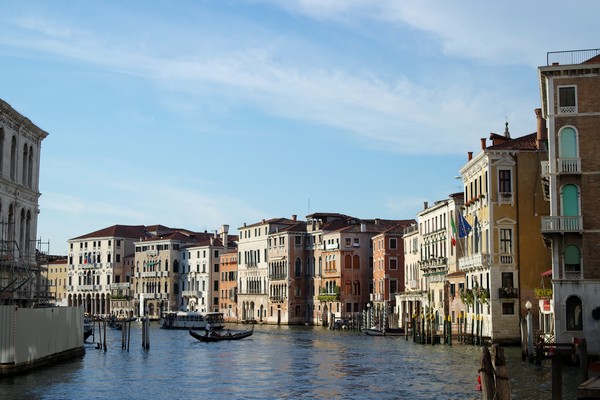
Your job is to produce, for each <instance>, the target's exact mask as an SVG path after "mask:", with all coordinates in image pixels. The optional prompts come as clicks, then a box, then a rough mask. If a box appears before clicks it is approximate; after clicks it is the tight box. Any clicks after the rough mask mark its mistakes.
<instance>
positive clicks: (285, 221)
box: [238, 218, 298, 229]
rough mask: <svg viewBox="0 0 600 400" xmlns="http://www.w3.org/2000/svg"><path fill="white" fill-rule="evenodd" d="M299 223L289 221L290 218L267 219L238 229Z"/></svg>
mask: <svg viewBox="0 0 600 400" xmlns="http://www.w3.org/2000/svg"><path fill="white" fill-rule="evenodd" d="M296 223H298V221H294V220H293V219H288V218H271V219H267V220H262V221H261V222H256V223H254V224H250V225H246V226H241V227H239V228H238V229H244V228H252V227H255V226H260V225H267V224H269V225H293V224H296Z"/></svg>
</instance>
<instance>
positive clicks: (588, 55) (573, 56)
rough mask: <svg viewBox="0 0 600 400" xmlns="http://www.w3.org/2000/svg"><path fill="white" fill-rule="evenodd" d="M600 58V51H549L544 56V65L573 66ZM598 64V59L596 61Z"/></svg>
mask: <svg viewBox="0 0 600 400" xmlns="http://www.w3.org/2000/svg"><path fill="white" fill-rule="evenodd" d="M598 56H600V49H587V50H569V51H551V52H548V53H547V55H546V65H547V66H551V65H556V64H558V65H575V64H583V63H585V62H586V61H588V60H590V59H592V58H594V57H598ZM597 62H599V63H600V59H599V60H598V61H597Z"/></svg>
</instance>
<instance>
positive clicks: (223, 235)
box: [221, 225, 229, 251]
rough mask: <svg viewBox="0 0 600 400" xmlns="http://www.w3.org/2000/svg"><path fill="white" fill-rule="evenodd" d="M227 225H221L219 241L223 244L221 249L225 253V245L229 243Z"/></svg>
mask: <svg viewBox="0 0 600 400" xmlns="http://www.w3.org/2000/svg"><path fill="white" fill-rule="evenodd" d="M228 233H229V225H221V241H222V242H223V247H224V248H225V251H227V243H228V242H229V237H228Z"/></svg>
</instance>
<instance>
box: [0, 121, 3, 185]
mask: <svg viewBox="0 0 600 400" xmlns="http://www.w3.org/2000/svg"><path fill="white" fill-rule="evenodd" d="M2 165H4V128H0V176H2V173H3V172H4V170H3V168H2Z"/></svg>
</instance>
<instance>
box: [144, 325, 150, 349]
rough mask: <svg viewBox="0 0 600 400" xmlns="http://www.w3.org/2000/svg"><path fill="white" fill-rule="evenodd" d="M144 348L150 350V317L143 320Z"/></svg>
mask: <svg viewBox="0 0 600 400" xmlns="http://www.w3.org/2000/svg"><path fill="white" fill-rule="evenodd" d="M142 348H143V349H144V350H150V319H149V318H144V319H143V320H142Z"/></svg>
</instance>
